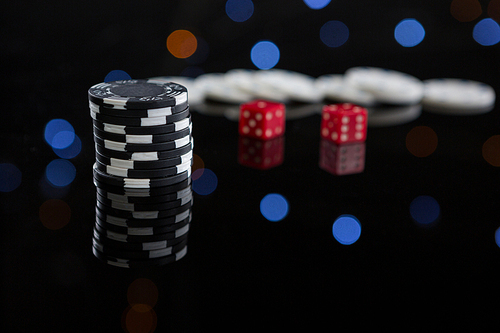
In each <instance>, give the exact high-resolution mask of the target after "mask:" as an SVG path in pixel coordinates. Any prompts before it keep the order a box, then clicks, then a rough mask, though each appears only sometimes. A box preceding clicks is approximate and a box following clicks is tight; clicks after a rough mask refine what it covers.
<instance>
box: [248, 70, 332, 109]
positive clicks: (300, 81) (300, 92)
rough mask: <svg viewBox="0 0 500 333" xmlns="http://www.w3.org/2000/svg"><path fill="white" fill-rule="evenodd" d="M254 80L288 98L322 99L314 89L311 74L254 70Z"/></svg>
mask: <svg viewBox="0 0 500 333" xmlns="http://www.w3.org/2000/svg"><path fill="white" fill-rule="evenodd" d="M254 78H255V81H256V82H257V83H258V84H261V85H263V86H265V87H268V88H269V89H275V90H277V91H280V92H282V93H283V94H286V95H287V96H288V98H289V99H290V100H293V101H297V102H305V103H317V102H320V101H321V100H323V97H324V96H323V93H322V92H320V91H318V89H316V86H315V84H314V82H315V79H314V78H313V77H311V76H308V75H305V74H301V73H297V72H292V71H287V70H283V69H269V70H260V71H256V72H255V74H254Z"/></svg>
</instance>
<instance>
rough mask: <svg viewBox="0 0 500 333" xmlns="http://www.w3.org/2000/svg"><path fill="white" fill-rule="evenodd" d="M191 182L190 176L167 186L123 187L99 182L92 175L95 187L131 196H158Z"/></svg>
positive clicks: (172, 191)
mask: <svg viewBox="0 0 500 333" xmlns="http://www.w3.org/2000/svg"><path fill="white" fill-rule="evenodd" d="M190 184H191V177H188V178H187V179H185V180H183V181H181V182H179V183H176V184H173V185H169V186H161V187H153V188H125V187H123V186H115V185H109V184H106V183H103V182H100V181H99V180H98V179H97V178H95V177H94V185H95V186H96V187H97V188H100V189H103V190H105V191H107V192H111V193H115V194H121V195H128V196H133V197H144V198H147V197H154V196H160V195H165V194H169V193H175V192H177V191H180V190H183V189H185V188H186V187H187V186H189V185H190Z"/></svg>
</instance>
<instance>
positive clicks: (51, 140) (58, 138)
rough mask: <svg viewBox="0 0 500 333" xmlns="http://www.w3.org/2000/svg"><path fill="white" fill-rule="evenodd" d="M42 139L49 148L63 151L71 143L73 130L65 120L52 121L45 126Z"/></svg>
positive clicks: (73, 134) (73, 136)
mask: <svg viewBox="0 0 500 333" xmlns="http://www.w3.org/2000/svg"><path fill="white" fill-rule="evenodd" d="M44 137H45V141H46V142H47V143H48V144H49V145H50V146H51V147H54V148H57V149H63V148H66V147H68V146H70V145H71V144H72V143H73V141H74V139H75V129H74V128H73V126H72V125H71V124H70V123H69V122H68V121H67V120H64V119H52V120H51V121H49V122H48V123H47V125H45V130H44Z"/></svg>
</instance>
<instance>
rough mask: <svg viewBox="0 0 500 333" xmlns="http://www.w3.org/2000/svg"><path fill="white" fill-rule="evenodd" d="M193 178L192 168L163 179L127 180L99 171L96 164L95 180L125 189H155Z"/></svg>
mask: <svg viewBox="0 0 500 333" xmlns="http://www.w3.org/2000/svg"><path fill="white" fill-rule="evenodd" d="M189 177H191V168H188V170H187V171H184V172H182V173H179V174H176V175H173V176H167V177H161V178H127V177H120V176H114V175H110V174H108V173H106V172H103V171H101V170H99V169H98V168H97V166H96V164H94V178H95V179H97V180H98V181H99V182H101V183H105V184H109V185H113V186H122V187H125V188H143V189H148V188H154V187H164V186H169V185H174V184H176V183H179V182H181V181H183V180H186V179H187V178H189Z"/></svg>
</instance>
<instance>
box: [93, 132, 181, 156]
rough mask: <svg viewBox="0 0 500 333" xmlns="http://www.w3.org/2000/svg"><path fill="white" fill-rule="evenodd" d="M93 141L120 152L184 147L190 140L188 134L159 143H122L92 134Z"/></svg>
mask: <svg viewBox="0 0 500 333" xmlns="http://www.w3.org/2000/svg"><path fill="white" fill-rule="evenodd" d="M94 142H95V143H97V144H98V145H100V146H102V147H104V148H106V149H109V150H114V151H122V152H148V151H157V150H172V149H178V148H181V147H184V146H185V145H187V144H188V143H190V142H191V135H190V134H188V135H186V136H184V137H182V138H179V139H176V140H171V141H167V142H161V143H148V144H144V143H124V142H117V141H112V140H107V139H103V138H100V137H98V136H96V135H94Z"/></svg>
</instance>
